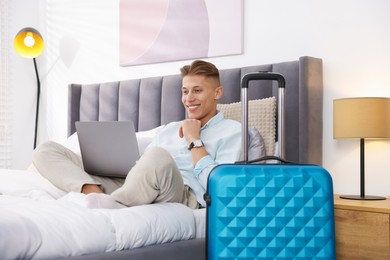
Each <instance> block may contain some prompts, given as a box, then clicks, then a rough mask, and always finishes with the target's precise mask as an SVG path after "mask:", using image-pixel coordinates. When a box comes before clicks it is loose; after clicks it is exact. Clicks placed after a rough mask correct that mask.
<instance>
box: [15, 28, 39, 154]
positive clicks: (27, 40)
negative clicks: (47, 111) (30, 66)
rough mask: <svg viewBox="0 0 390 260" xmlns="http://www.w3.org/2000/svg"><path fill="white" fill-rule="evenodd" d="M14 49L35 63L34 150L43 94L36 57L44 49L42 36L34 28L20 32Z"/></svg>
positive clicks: (16, 37)
mask: <svg viewBox="0 0 390 260" xmlns="http://www.w3.org/2000/svg"><path fill="white" fill-rule="evenodd" d="M14 47H15V50H16V52H17V53H18V54H19V55H20V56H22V57H25V58H32V59H33V62H34V68H35V75H36V78H37V103H36V110H35V134H34V149H35V147H36V146H37V132H38V114H39V97H40V92H41V83H40V81H39V74H38V67H37V61H36V59H35V58H36V57H38V56H39V55H40V54H41V53H42V51H43V47H44V42H43V39H42V36H41V34H40V33H39V32H38V31H37V30H36V29H34V28H31V27H26V28H23V29H22V30H20V31H19V32H18V33H17V34H16V36H15V39H14Z"/></svg>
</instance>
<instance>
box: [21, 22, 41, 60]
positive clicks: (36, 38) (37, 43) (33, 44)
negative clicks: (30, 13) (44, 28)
mask: <svg viewBox="0 0 390 260" xmlns="http://www.w3.org/2000/svg"><path fill="white" fill-rule="evenodd" d="M43 47H44V42H43V39H42V36H41V34H40V33H39V32H38V31H37V30H35V29H34V28H31V27H26V28H23V29H22V30H20V31H19V32H18V34H17V35H16V36H15V39H14V48H15V50H16V52H17V53H18V54H19V55H20V56H22V57H25V58H36V57H38V56H39V55H41V53H42V51H43Z"/></svg>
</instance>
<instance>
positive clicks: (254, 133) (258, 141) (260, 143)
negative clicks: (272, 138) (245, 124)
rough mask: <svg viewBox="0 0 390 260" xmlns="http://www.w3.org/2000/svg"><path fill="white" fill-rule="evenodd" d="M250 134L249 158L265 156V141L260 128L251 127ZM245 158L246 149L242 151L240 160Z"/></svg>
mask: <svg viewBox="0 0 390 260" xmlns="http://www.w3.org/2000/svg"><path fill="white" fill-rule="evenodd" d="M248 135H249V150H248V160H254V159H259V158H261V157H263V156H265V155H266V153H265V143H264V139H263V137H262V136H261V134H260V132H259V130H257V128H254V127H249V128H248ZM243 159H244V151H241V156H240V160H243Z"/></svg>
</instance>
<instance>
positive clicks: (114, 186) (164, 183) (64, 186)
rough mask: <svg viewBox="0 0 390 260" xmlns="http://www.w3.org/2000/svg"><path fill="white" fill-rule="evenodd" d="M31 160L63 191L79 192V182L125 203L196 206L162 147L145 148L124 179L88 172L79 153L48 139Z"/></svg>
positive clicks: (80, 185) (170, 158) (194, 200)
mask: <svg viewBox="0 0 390 260" xmlns="http://www.w3.org/2000/svg"><path fill="white" fill-rule="evenodd" d="M32 160H33V163H34V165H35V167H36V168H37V170H38V171H39V172H40V174H41V175H42V176H43V177H45V178H46V179H48V180H49V181H50V182H51V183H52V184H53V185H55V186H56V187H57V188H59V189H61V190H64V191H67V192H71V191H73V192H81V189H82V187H83V185H85V184H96V185H99V186H100V187H101V188H102V189H103V191H104V192H105V193H107V194H111V196H113V197H114V199H115V200H117V201H118V202H120V203H122V204H124V205H126V206H136V205H144V204H151V203H158V202H178V203H182V204H185V205H187V206H188V207H190V208H192V209H195V208H198V202H197V201H196V196H195V194H194V193H193V191H192V190H191V189H190V188H189V187H188V186H185V185H184V183H183V178H182V176H181V174H180V171H179V169H178V168H177V166H176V163H175V161H174V160H173V159H172V157H171V155H170V154H169V153H168V152H167V151H166V150H164V149H162V148H157V147H156V148H150V149H148V150H147V151H145V153H144V154H143V155H142V157H141V158H140V159H139V160H138V162H137V163H136V165H135V166H134V167H133V168H132V169H131V170H130V172H129V174H128V175H127V177H126V179H123V178H111V177H102V176H96V175H90V174H88V173H87V172H85V171H84V170H83V163H82V160H81V157H80V156H79V155H77V154H76V153H74V152H73V151H71V150H69V149H67V148H66V147H64V146H62V145H60V144H58V143H55V142H51V141H49V142H46V143H43V144H41V145H40V146H38V147H37V148H36V149H35V151H34V152H33V157H32Z"/></svg>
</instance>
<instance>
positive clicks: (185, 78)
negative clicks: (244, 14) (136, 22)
mask: <svg viewBox="0 0 390 260" xmlns="http://www.w3.org/2000/svg"><path fill="white" fill-rule="evenodd" d="M181 74H182V88H181V92H182V102H183V105H184V107H185V109H186V112H187V118H186V119H185V120H183V121H179V122H172V123H169V124H167V125H166V126H165V127H164V128H163V129H162V130H161V131H160V132H159V133H158V134H157V135H156V137H155V138H154V140H153V141H152V143H151V144H150V145H149V146H148V147H147V148H146V150H145V152H144V154H143V155H142V156H141V158H140V159H139V160H138V162H137V163H136V165H135V166H134V167H133V168H132V169H131V170H130V172H129V173H128V175H127V177H126V179H118V178H115V179H113V178H108V177H101V176H100V177H97V176H93V175H90V174H88V173H86V172H85V171H84V170H83V168H82V163H81V160H80V158H78V157H77V155H75V154H74V153H72V152H71V151H70V150H67V149H66V148H64V147H62V146H61V145H59V144H56V143H54V142H48V143H45V144H42V145H41V146H39V147H38V148H37V149H36V151H35V152H34V155H33V162H34V164H35V166H36V167H37V169H38V170H39V172H40V173H41V174H42V175H43V176H44V177H46V178H47V179H48V180H49V181H51V182H52V183H53V184H54V185H56V186H57V187H58V188H60V189H62V190H65V191H76V192H82V193H84V194H87V197H88V198H89V199H90V200H91V205H90V206H91V207H117V206H116V205H115V203H116V202H119V203H121V204H123V205H125V206H136V205H143V204H150V203H159V202H179V203H183V204H185V205H187V206H188V207H190V208H193V209H195V208H198V207H201V206H206V203H205V201H204V199H203V194H204V193H205V191H206V188H207V178H208V175H209V174H210V172H211V170H212V169H213V168H214V167H215V166H217V165H218V164H221V163H233V162H235V161H237V160H238V159H239V157H240V153H241V124H240V123H239V122H237V121H233V120H229V119H225V118H224V116H223V113H222V112H218V111H217V103H218V100H219V99H220V98H221V97H222V95H223V87H222V86H221V85H220V79H219V71H218V69H217V68H216V67H215V66H214V65H213V64H212V63H209V62H205V61H201V60H196V61H194V62H193V63H192V64H191V65H187V66H184V67H182V68H181ZM178 91H180V89H178ZM47 158H50V160H47ZM65 169H66V170H65ZM103 193H105V194H103ZM115 201H116V202H115Z"/></svg>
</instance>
